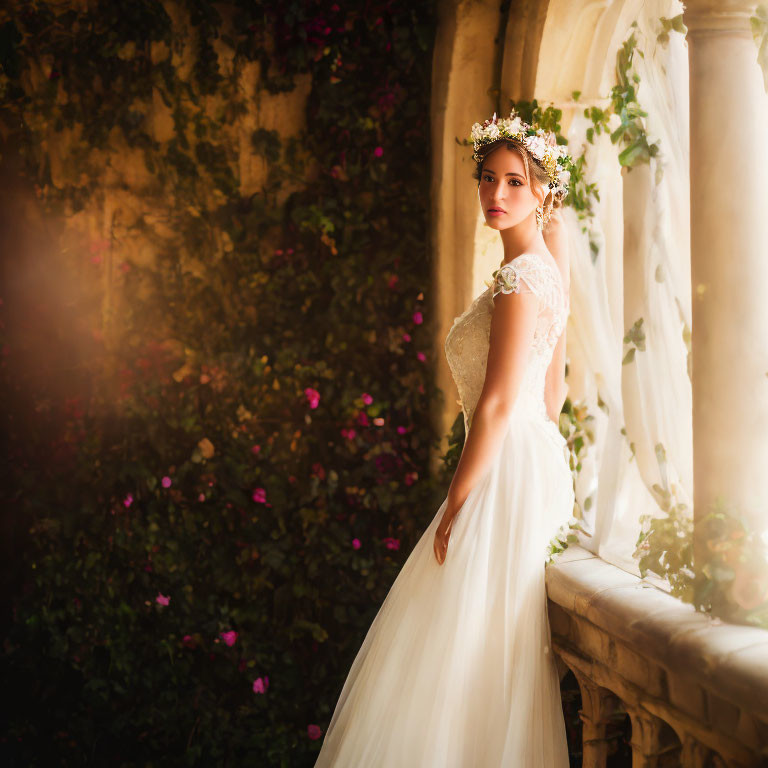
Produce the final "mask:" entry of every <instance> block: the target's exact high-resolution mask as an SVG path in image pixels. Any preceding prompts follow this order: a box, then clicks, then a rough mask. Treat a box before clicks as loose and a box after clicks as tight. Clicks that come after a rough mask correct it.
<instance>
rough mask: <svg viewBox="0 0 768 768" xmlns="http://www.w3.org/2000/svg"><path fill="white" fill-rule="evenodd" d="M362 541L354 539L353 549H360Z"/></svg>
mask: <svg viewBox="0 0 768 768" xmlns="http://www.w3.org/2000/svg"><path fill="white" fill-rule="evenodd" d="M361 546H362V545H361V544H360V539H352V549H360V547H361Z"/></svg>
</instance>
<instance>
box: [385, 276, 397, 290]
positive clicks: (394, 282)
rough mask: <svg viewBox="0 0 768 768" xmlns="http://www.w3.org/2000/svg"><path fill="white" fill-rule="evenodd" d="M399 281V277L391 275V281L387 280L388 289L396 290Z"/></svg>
mask: <svg viewBox="0 0 768 768" xmlns="http://www.w3.org/2000/svg"><path fill="white" fill-rule="evenodd" d="M398 280H399V278H398V276H397V275H391V276H390V278H389V280H387V288H394V287H395V286H396V285H397V281H398Z"/></svg>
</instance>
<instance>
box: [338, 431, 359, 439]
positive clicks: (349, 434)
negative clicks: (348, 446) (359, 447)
mask: <svg viewBox="0 0 768 768" xmlns="http://www.w3.org/2000/svg"><path fill="white" fill-rule="evenodd" d="M356 434H357V432H355V430H354V429H342V430H341V436H342V437H346V438H347V439H348V440H354V439H355V435H356Z"/></svg>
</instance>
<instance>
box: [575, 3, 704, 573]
mask: <svg viewBox="0 0 768 768" xmlns="http://www.w3.org/2000/svg"><path fill="white" fill-rule="evenodd" d="M681 10H682V7H681V4H680V3H679V2H670V1H669V0H664V2H660V1H658V2H646V3H644V4H643V5H642V6H641V7H640V9H639V12H638V15H637V16H636V20H637V28H636V29H635V36H636V38H637V41H638V45H637V47H638V48H639V49H640V50H642V51H643V53H644V54H645V55H644V57H642V56H640V55H639V54H638V53H637V52H636V53H635V56H634V59H633V66H634V69H635V70H636V71H637V73H638V74H639V77H640V83H639V88H638V101H639V102H640V104H641V107H642V108H643V109H644V110H645V111H646V112H647V113H648V116H647V117H646V118H644V120H645V126H646V129H647V131H648V134H649V142H653V141H656V140H658V141H659V144H660V154H659V155H658V156H657V157H656V158H654V159H652V160H651V164H650V166H649V165H640V166H637V167H635V168H633V169H632V170H631V171H626V170H625V171H624V172H623V173H622V172H621V167H620V165H619V162H618V159H617V156H618V152H619V151H620V148H619V147H617V146H616V145H613V144H611V142H610V139H609V137H608V136H607V135H605V134H601V135H600V136H597V137H595V143H594V145H592V144H589V143H587V142H586V139H585V135H586V129H587V128H588V127H590V126H591V122H590V121H589V120H587V118H585V117H584V116H583V113H582V112H578V113H577V114H576V115H575V117H574V119H573V120H572V122H571V124H570V126H569V127H568V136H567V138H568V140H569V144H570V147H571V154H572V155H575V154H578V153H579V148H580V147H581V146H582V145H584V146H585V147H586V160H587V175H588V180H589V181H595V182H597V185H598V189H599V192H600V198H601V201H600V202H599V203H597V204H596V205H595V213H596V215H595V217H594V219H593V221H592V231H591V232H589V233H585V232H583V231H582V227H583V222H581V221H580V220H579V219H578V218H577V216H576V214H575V212H574V211H573V210H572V209H570V208H568V209H566V211H565V220H566V222H567V225H568V231H569V244H570V258H571V289H570V297H571V314H570V317H569V321H568V337H567V343H568V358H569V390H570V397H571V398H572V399H573V400H574V401H576V402H581V401H584V402H585V403H586V405H587V406H588V409H589V412H590V414H592V415H593V416H594V418H595V422H594V431H595V437H596V443H595V444H594V445H592V446H590V448H589V455H588V457H587V458H586V459H585V461H584V463H583V469H582V472H581V474H580V476H579V478H578V481H577V486H576V494H577V498H578V500H579V502H580V503H581V506H582V509H584V510H585V522H584V527H585V528H586V529H587V531H588V533H589V534H590V535H588V536H580V540H581V543H582V544H583V545H584V546H585V547H586V548H588V549H590V550H591V551H593V552H595V553H596V554H598V555H600V557H602V558H603V559H605V560H607V561H609V562H612V563H614V564H615V565H617V566H619V567H621V568H624V569H626V570H629V571H631V572H633V573H638V570H637V563H636V560H635V559H634V558H633V557H632V553H633V552H634V550H635V546H636V543H637V538H638V535H639V533H640V530H641V524H640V516H641V515H642V514H644V513H652V514H661V510H660V509H659V507H658V505H657V504H656V501H655V500H654V498H653V494H652V492H651V490H650V489H651V488H652V487H653V486H654V485H655V484H658V485H659V486H661V487H663V488H668V489H669V490H671V491H672V492H673V493H674V496H675V498H676V500H677V501H678V502H682V503H685V504H687V505H688V507H689V509H690V510H691V513H692V506H693V505H692V498H693V470H692V465H693V453H692V421H691V383H690V379H689V375H688V350H687V345H686V342H685V335H684V332H685V330H686V329H690V326H691V285H690V233H689V195H688V189H689V186H688V175H689V170H688V167H689V166H688V163H689V154H688V53H687V47H686V44H685V42H684V39H683V37H682V35H680V34H677V33H671V34H670V39H669V42H668V44H667V46H666V47H663V46H662V45H661V44H658V43H657V41H656V36H657V34H658V32H659V31H660V22H659V18H660V17H661V16H666V17H668V18H669V17H672V16H675V15H677V14H678V13H680V12H681ZM628 34H629V32H628V33H627V36H628ZM606 95H607V94H606ZM590 239H591V240H592V241H593V242H594V243H596V244H597V246H598V252H597V255H596V258H594V259H593V254H592V252H591V249H590V245H589V241H590ZM641 318H642V328H643V331H644V334H645V348H644V349H636V350H635V352H634V358H633V359H632V361H631V362H627V363H626V364H624V365H622V360H623V359H624V356H625V354H626V352H627V351H628V350H629V349H630V348H631V346H632V345H631V344H625V343H624V342H623V339H624V337H625V334H626V333H627V332H628V331H629V330H630V328H632V326H633V324H634V323H635V322H636V321H638V320H640V319H641ZM598 399H599V400H601V401H602V403H603V406H602V407H601V406H600V405H598ZM624 432H625V433H626V434H624ZM664 455H665V460H664V461H660V458H661V457H662V456H664Z"/></svg>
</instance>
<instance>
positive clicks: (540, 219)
mask: <svg viewBox="0 0 768 768" xmlns="http://www.w3.org/2000/svg"><path fill="white" fill-rule="evenodd" d="M536 227H537V228H538V230H539V232H541V230H542V229H543V228H544V209H543V208H542V207H541V206H540V205H537V206H536Z"/></svg>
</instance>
